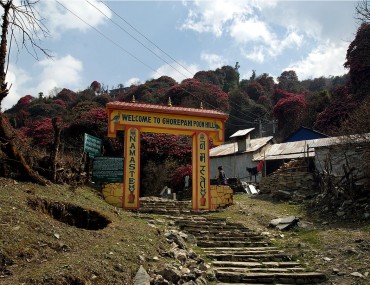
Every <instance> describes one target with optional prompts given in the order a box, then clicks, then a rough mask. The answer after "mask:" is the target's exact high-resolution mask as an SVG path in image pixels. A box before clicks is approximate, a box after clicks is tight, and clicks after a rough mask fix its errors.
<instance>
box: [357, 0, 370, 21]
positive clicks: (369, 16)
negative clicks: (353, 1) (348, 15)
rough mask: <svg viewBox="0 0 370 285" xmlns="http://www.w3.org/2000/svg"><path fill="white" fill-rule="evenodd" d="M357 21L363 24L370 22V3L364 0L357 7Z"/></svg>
mask: <svg viewBox="0 0 370 285" xmlns="http://www.w3.org/2000/svg"><path fill="white" fill-rule="evenodd" d="M356 14H357V19H358V20H360V21H362V22H367V23H369V22H370V3H369V1H367V0H362V1H361V2H358V3H357V5H356Z"/></svg>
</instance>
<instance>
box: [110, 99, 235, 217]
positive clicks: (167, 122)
mask: <svg viewBox="0 0 370 285" xmlns="http://www.w3.org/2000/svg"><path fill="white" fill-rule="evenodd" d="M106 110H107V113H108V137H116V133H117V131H118V130H122V131H124V132H125V142H124V148H125V149H124V167H123V171H124V180H123V195H122V207H123V208H125V209H138V208H139V206H140V205H139V193H140V189H139V187H140V134H141V133H142V132H149V133H167V134H179V135H188V136H191V137H192V166H193V173H192V177H193V179H192V208H193V210H210V208H211V196H210V179H209V138H212V140H213V143H214V144H215V145H220V144H222V143H223V142H224V130H225V121H226V120H227V118H228V115H227V114H225V113H222V112H218V111H215V110H206V109H195V108H185V107H173V106H171V105H169V106H163V105H152V104H143V103H128V102H110V103H108V104H107V105H106Z"/></svg>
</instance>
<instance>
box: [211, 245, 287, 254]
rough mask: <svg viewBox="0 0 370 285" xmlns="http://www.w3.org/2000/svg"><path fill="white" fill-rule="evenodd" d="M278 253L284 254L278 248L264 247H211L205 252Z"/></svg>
mask: <svg viewBox="0 0 370 285" xmlns="http://www.w3.org/2000/svg"><path fill="white" fill-rule="evenodd" d="M244 250H246V251H261V250H262V251H277V252H282V250H279V249H278V248H277V247H276V246H263V247H248V248H245V247H209V248H207V249H205V250H204V251H205V252H225V253H226V252H236V253H238V252H241V251H244Z"/></svg>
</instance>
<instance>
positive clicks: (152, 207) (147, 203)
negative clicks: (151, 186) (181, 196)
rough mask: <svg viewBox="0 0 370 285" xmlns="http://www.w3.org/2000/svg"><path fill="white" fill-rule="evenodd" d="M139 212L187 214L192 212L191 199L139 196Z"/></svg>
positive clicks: (173, 214) (172, 214)
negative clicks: (178, 199)
mask: <svg viewBox="0 0 370 285" xmlns="http://www.w3.org/2000/svg"><path fill="white" fill-rule="evenodd" d="M134 211H137V212H139V213H148V214H158V215H171V216H179V215H188V214H190V213H191V212H192V210H191V201H177V200H171V199H164V198H158V197H142V198H140V208H139V209H137V210H134Z"/></svg>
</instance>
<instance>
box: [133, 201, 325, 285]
mask: <svg viewBox="0 0 370 285" xmlns="http://www.w3.org/2000/svg"><path fill="white" fill-rule="evenodd" d="M135 211H137V212H138V213H148V214H160V215H166V216H167V217H169V218H171V219H173V220H175V224H176V226H177V227H179V228H180V230H182V231H184V232H187V233H189V234H192V235H194V237H195V238H196V240H197V246H198V247H200V248H202V249H203V251H204V253H205V254H206V255H207V257H208V258H209V259H211V260H212V268H213V270H214V271H215V274H216V278H217V283H216V284H218V285H232V284H233V285H256V284H260V285H272V284H273V285H282V284H285V285H293V284H300V285H309V284H318V283H321V282H324V281H325V280H326V276H325V275H324V274H323V273H320V272H310V271H307V270H306V269H305V268H304V267H302V266H301V264H300V263H299V262H296V261H293V260H291V258H290V257H289V256H288V255H287V254H286V253H284V252H283V251H282V250H280V249H278V248H277V247H274V246H272V245H271V244H270V243H269V242H268V241H266V240H265V237H264V236H262V235H260V234H257V233H256V232H254V231H252V230H251V229H248V228H247V227H245V226H243V225H242V224H239V223H232V222H229V221H227V220H226V219H225V218H217V217H212V216H210V215H205V214H206V213H208V212H199V211H198V212H197V211H192V210H191V202H190V201H176V200H170V199H162V198H156V197H148V198H141V199H140V209H138V210H135Z"/></svg>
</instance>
